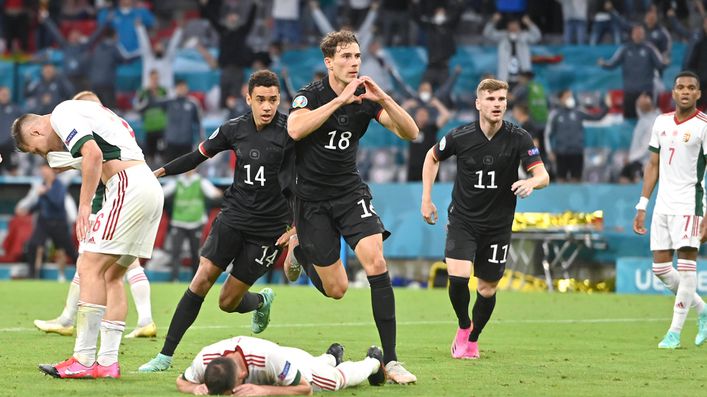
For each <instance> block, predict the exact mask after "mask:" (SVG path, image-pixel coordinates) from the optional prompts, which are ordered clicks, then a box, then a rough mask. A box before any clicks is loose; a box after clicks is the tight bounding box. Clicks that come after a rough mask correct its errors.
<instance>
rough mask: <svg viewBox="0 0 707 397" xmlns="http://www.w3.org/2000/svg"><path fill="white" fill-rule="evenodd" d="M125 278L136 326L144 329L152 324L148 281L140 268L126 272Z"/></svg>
mask: <svg viewBox="0 0 707 397" xmlns="http://www.w3.org/2000/svg"><path fill="white" fill-rule="evenodd" d="M125 277H126V278H127V279H128V282H129V283H130V292H132V294H133V301H134V302H135V309H137V326H138V327H144V326H146V325H149V324H150V323H152V304H151V303H150V281H149V280H148V279H147V276H146V275H145V271H144V270H143V268H142V266H138V267H136V268H134V269H130V270H128V272H127V274H126V275H125Z"/></svg>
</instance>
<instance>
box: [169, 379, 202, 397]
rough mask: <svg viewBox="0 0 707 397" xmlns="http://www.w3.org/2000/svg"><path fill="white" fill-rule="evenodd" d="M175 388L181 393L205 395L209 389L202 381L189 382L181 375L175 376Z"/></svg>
mask: <svg viewBox="0 0 707 397" xmlns="http://www.w3.org/2000/svg"><path fill="white" fill-rule="evenodd" d="M177 390H179V391H180V392H182V393H188V394H194V395H196V396H206V395H208V394H209V389H207V388H206V385H205V384H203V383H191V382H189V381H188V380H186V379H184V378H183V377H182V375H179V376H178V377H177Z"/></svg>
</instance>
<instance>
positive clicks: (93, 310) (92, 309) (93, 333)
mask: <svg viewBox="0 0 707 397" xmlns="http://www.w3.org/2000/svg"><path fill="white" fill-rule="evenodd" d="M105 312H106V307H105V306H103V305H94V304H92V303H85V302H81V301H79V304H78V310H77V312H76V342H75V344H74V358H76V359H77V360H78V361H79V362H80V363H81V364H82V365H85V366H87V367H90V366H91V365H93V363H94V362H96V345H97V344H98V332H99V331H100V329H101V319H102V318H103V314H105Z"/></svg>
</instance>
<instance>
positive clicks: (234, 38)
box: [199, 0, 258, 106]
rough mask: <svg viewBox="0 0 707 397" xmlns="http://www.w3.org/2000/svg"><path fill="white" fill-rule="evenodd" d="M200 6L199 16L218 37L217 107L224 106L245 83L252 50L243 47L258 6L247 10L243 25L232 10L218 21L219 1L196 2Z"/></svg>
mask: <svg viewBox="0 0 707 397" xmlns="http://www.w3.org/2000/svg"><path fill="white" fill-rule="evenodd" d="M199 4H200V7H201V13H202V16H204V17H205V18H207V19H208V20H209V22H210V23H211V26H212V27H213V28H214V30H216V32H217V33H218V35H219V54H218V65H219V67H220V68H221V81H220V84H219V85H220V87H221V100H220V105H221V106H225V104H226V98H228V97H229V96H239V95H240V90H241V85H243V80H244V79H245V77H244V75H243V74H244V70H245V68H247V67H249V66H250V65H251V64H252V62H253V50H252V49H251V48H250V47H249V46H248V44H247V43H246V38H247V37H248V34H249V33H250V30H251V28H252V27H253V22H254V21H255V14H256V11H257V7H258V5H257V4H258V3H255V4H253V5H252V6H251V7H250V10H249V11H248V15H247V16H245V18H244V19H243V21H241V19H242V18H241V15H239V14H238V12H236V11H235V10H234V9H229V11H228V12H227V13H226V15H225V17H224V18H223V20H221V15H220V14H219V12H220V9H219V5H220V2H218V1H213V0H199Z"/></svg>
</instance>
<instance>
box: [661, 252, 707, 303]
mask: <svg viewBox="0 0 707 397" xmlns="http://www.w3.org/2000/svg"><path fill="white" fill-rule="evenodd" d="M681 265H693V266H695V268H697V262H696V261H693V260H689V259H678V267H680V266H681ZM653 274H654V275H655V276H656V277H658V279H659V280H660V281H662V282H663V285H665V288H667V289H669V290H670V291H672V292H673V294H677V293H678V286H680V274H679V273H678V271H677V270H676V269H675V268H674V267H673V264H672V262H665V263H653ZM690 307H692V308H694V309H695V311H696V312H697V313H702V312H703V311H704V310H705V301H704V300H703V299H702V297H701V296H700V295H699V294H698V293H696V292H695V295H694V296H693V297H692V304H691V305H690Z"/></svg>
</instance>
